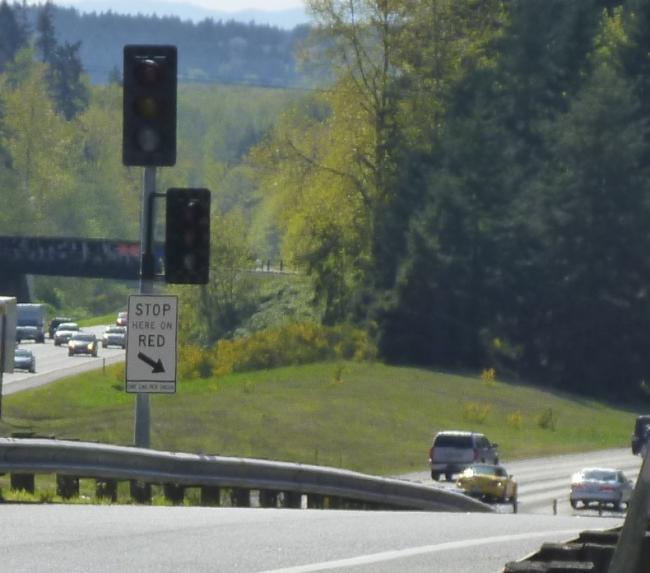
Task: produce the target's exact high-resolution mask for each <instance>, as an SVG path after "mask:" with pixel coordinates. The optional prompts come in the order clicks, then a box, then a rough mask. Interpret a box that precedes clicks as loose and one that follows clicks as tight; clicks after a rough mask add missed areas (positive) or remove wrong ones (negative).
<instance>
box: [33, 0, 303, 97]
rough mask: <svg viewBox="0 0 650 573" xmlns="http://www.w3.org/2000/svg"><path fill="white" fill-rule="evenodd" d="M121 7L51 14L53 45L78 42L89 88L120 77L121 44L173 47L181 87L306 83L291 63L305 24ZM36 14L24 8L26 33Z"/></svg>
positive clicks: (56, 10) (64, 9)
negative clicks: (143, 11)
mask: <svg viewBox="0 0 650 573" xmlns="http://www.w3.org/2000/svg"><path fill="white" fill-rule="evenodd" d="M103 1H104V0H87V3H88V4H89V3H91V2H92V3H96V4H97V5H98V6H99V5H100V4H101V3H102V2H103ZM148 1H149V0H145V2H148ZM122 2H124V0H118V1H117V2H114V1H113V0H111V2H110V4H111V5H112V6H113V7H114V8H113V10H110V11H106V12H88V13H85V12H81V11H80V10H78V9H76V8H67V7H61V6H55V8H54V10H53V21H54V27H55V33H56V36H57V38H58V40H59V42H69V43H71V44H72V43H75V42H79V41H80V42H81V50H80V54H81V60H82V63H83V66H84V69H85V70H86V72H87V73H88V74H89V76H90V78H91V80H92V82H93V83H105V82H107V81H108V78H109V75H111V74H115V72H116V71H117V72H121V69H122V48H123V46H124V45H125V44H173V45H176V46H177V47H178V53H179V62H178V66H179V70H178V71H179V80H180V81H181V82H203V83H225V84H246V85H262V86H271V87H286V86H296V85H305V83H307V80H306V78H305V76H304V75H303V74H301V73H299V71H298V69H297V65H296V59H295V52H296V48H297V46H298V45H299V43H300V42H301V41H302V40H303V39H304V38H305V37H306V35H307V33H308V32H309V27H308V26H307V25H304V24H303V25H301V26H297V27H295V28H292V29H290V30H288V29H284V28H280V27H277V26H271V25H270V24H254V23H252V22H247V23H244V22H240V21H235V20H232V19H230V20H227V21H225V20H214V19H203V20H199V21H197V22H195V21H193V20H190V19H182V18H181V17H180V16H158V15H144V14H139V15H128V14H120V13H118V12H117V11H116V7H118V6H120V5H122ZM107 4H108V2H107ZM124 5H126V4H124ZM154 5H155V6H158V7H159V6H161V5H162V3H159V4H154V3H153V2H151V6H152V7H153V6H154ZM138 6H142V3H139V4H138ZM170 6H175V5H174V4H170ZM176 6H189V5H184V4H178V5H176ZM192 9H193V8H192ZM39 10H40V6H27V8H26V12H27V19H28V21H29V22H30V24H31V27H32V29H35V23H36V19H37V16H38V12H39ZM240 14H243V13H240ZM250 14H251V15H253V13H252V12H251V13H250ZM231 16H232V15H231Z"/></svg>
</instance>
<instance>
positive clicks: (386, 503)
mask: <svg viewBox="0 0 650 573" xmlns="http://www.w3.org/2000/svg"><path fill="white" fill-rule="evenodd" d="M0 473H10V474H11V485H12V488H15V489H26V490H28V491H29V490H31V491H32V492H33V490H34V474H47V473H55V474H56V475H57V491H58V493H59V495H62V496H63V497H72V496H74V495H76V494H78V492H79V479H83V478H90V479H95V480H96V488H97V489H96V491H97V494H98V495H102V496H107V497H112V498H113V499H115V497H116V491H117V482H118V481H127V480H128V481H129V482H130V483H131V495H132V496H133V497H134V498H135V499H136V501H141V502H146V501H149V500H150V499H151V485H152V484H153V485H162V486H163V488H164V492H165V496H166V497H168V499H170V500H172V501H174V502H176V503H180V502H182V501H183V498H184V490H185V489H186V488H192V487H199V488H201V499H202V502H203V503H205V504H206V505H220V504H221V497H222V496H221V495H220V494H221V490H222V489H228V490H230V505H236V506H249V505H251V491H253V492H257V496H256V497H257V500H258V504H259V505H260V506H261V507H277V506H285V507H303V506H305V505H306V507H313V508H346V507H349V508H368V509H371V508H377V509H409V510H428V511H452V512H453V511H472V512H490V511H493V510H492V508H491V507H490V506H488V505H486V504H483V503H481V502H479V501H477V500H474V499H472V498H470V497H467V496H465V495H463V494H461V493H456V492H453V491H448V490H443V489H442V488H437V487H431V486H425V485H422V484H418V483H414V482H408V481H404V480H399V479H392V478H382V477H377V476H371V475H367V474H362V473H358V472H352V471H348V470H343V469H337V468H327V467H321V466H314V465H306V464H296V463H287V462H277V461H270V460H260V459H250V458H236V457H224V456H215V455H203V454H188V453H178V452H164V451H158V450H151V449H143V448H135V447H128V446H116V445H108V444H97V443H89V442H78V441H67V440H55V439H43V438H27V439H24V438H0ZM305 500H306V503H304V501H305Z"/></svg>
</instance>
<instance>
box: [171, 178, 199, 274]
mask: <svg viewBox="0 0 650 573" xmlns="http://www.w3.org/2000/svg"><path fill="white" fill-rule="evenodd" d="M165 219H166V221H165V280H166V281H167V282H168V283H176V284H205V283H207V282H208V278H209V273H210V191H208V190H207V189H168V190H167V208H166V216H165Z"/></svg>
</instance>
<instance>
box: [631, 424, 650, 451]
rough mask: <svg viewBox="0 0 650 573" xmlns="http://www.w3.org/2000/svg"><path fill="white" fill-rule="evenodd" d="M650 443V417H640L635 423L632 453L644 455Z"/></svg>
mask: <svg viewBox="0 0 650 573" xmlns="http://www.w3.org/2000/svg"><path fill="white" fill-rule="evenodd" d="M649 441H650V416H648V415H646V416H638V417H637V419H636V420H635V422H634V433H633V434H632V443H631V445H632V453H633V454H634V455H635V456H636V455H639V454H641V455H644V454H645V451H644V450H645V447H646V446H647V445H648V442H649Z"/></svg>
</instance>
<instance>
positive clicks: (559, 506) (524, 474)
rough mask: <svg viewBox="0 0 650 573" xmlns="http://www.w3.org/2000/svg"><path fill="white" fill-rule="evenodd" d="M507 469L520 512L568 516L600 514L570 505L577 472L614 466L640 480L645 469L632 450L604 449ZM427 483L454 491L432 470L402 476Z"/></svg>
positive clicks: (522, 462) (505, 508) (526, 462)
mask: <svg viewBox="0 0 650 573" xmlns="http://www.w3.org/2000/svg"><path fill="white" fill-rule="evenodd" d="M503 465H504V467H505V468H506V469H507V470H508V473H509V474H512V475H513V476H514V477H515V479H516V480H517V484H518V490H519V494H518V495H519V513H534V514H546V515H554V512H555V511H557V514H558V515H564V516H570V515H574V516H590V515H598V514H599V513H598V510H596V509H582V508H578V509H577V510H574V509H572V508H571V506H570V504H569V483H570V481H571V476H572V474H574V473H575V472H577V471H579V470H581V469H582V468H585V467H595V466H596V467H610V468H611V467H613V468H617V469H621V470H623V471H624V472H625V475H626V476H627V477H628V478H630V479H632V480H633V481H635V480H636V476H637V475H638V473H639V470H640V468H641V458H640V457H639V456H633V455H632V452H631V450H630V448H620V449H613V450H601V451H597V452H591V453H583V454H569V455H563V456H553V457H548V458H539V459H529V460H519V461H513V462H510V463H508V461H507V460H504V462H503ZM399 477H402V478H405V479H409V480H412V481H417V482H419V483H424V484H427V483H429V484H432V485H439V486H441V487H447V488H453V487H454V485H453V483H450V482H434V481H433V480H432V479H431V475H430V473H429V472H428V471H422V472H416V473H412V474H407V475H404V476H399ZM497 507H498V510H499V511H500V512H512V507H511V506H509V505H502V506H497ZM602 513H603V515H610V516H617V515H622V514H621V513H620V512H614V511H608V510H604V511H603V512H602Z"/></svg>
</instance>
